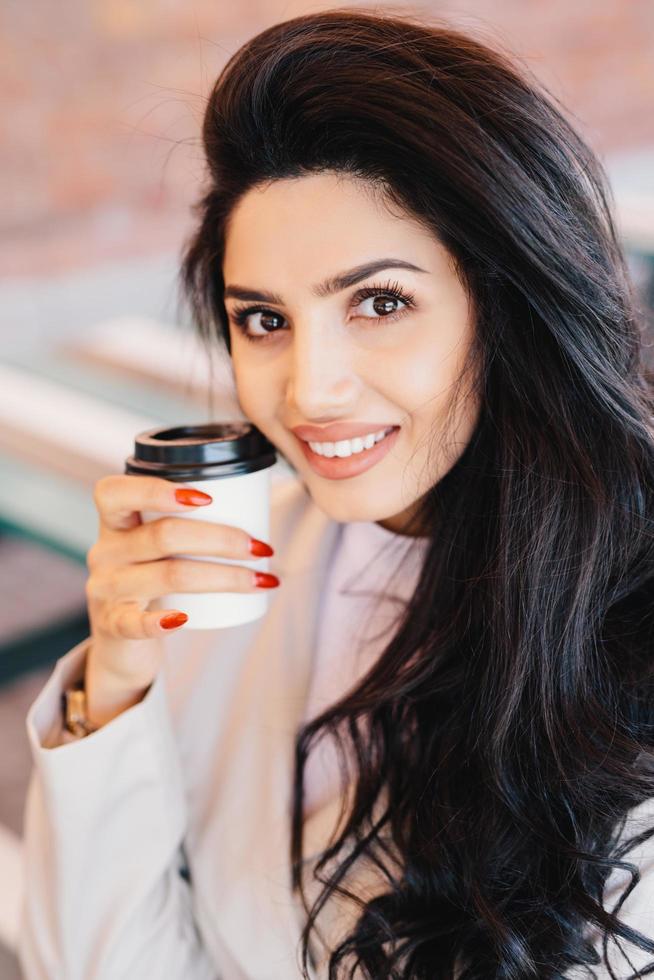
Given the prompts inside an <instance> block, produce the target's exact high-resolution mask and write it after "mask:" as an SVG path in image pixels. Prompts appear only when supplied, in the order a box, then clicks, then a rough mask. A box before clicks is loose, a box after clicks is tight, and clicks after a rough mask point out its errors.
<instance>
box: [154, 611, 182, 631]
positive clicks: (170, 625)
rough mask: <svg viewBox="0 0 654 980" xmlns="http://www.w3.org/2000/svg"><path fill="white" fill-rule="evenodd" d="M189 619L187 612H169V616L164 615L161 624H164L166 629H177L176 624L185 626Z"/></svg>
mask: <svg viewBox="0 0 654 980" xmlns="http://www.w3.org/2000/svg"><path fill="white" fill-rule="evenodd" d="M187 620H188V616H187V615H186V613H183V612H180V613H168V615H167V616H162V617H161V619H160V620H159V626H163V628H164V629H165V630H172V629H175V627H176V626H183V625H184V623H185V622H186V621H187Z"/></svg>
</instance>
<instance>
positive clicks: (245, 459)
mask: <svg viewBox="0 0 654 980" xmlns="http://www.w3.org/2000/svg"><path fill="white" fill-rule="evenodd" d="M276 462H277V454H276V451H275V447H274V445H273V444H272V443H271V442H270V440H269V439H267V438H266V436H264V434H263V432H261V430H260V429H257V427H256V426H255V425H253V424H252V423H251V422H208V423H205V424H201V425H178V426H173V427H172V428H169V427H165V428H164V427H162V428H157V429H148V431H147V432H140V433H139V434H138V435H137V436H136V438H135V440H134V455H133V456H128V458H127V460H126V461H125V473H140V474H146V475H147V476H160V477H163V478H164V479H166V480H173V481H176V482H179V483H182V482H185V481H187V480H213V479H220V478H221V477H227V476H237V475H238V474H239V473H254V472H256V471H257V470H263V469H265V468H266V467H267V466H273V465H274V464H275V463H276Z"/></svg>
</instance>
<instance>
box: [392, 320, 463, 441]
mask: <svg viewBox="0 0 654 980" xmlns="http://www.w3.org/2000/svg"><path fill="white" fill-rule="evenodd" d="M465 353H466V351H465V347H464V342H463V339H462V338H461V339H456V340H450V341H449V342H445V343H442V342H441V343H435V342H434V333H433V329H432V330H431V331H430V336H429V337H428V339H427V341H426V342H424V343H420V344H416V345H414V346H413V347H412V348H408V347H404V348H403V349H401V350H398V351H396V352H395V354H394V356H393V364H392V371H390V372H389V375H388V384H387V387H386V390H387V391H388V392H389V395H390V396H391V397H392V400H393V401H394V402H395V403H396V404H398V405H401V406H403V408H404V409H405V410H406V411H407V412H409V413H411V415H413V416H415V417H416V418H419V419H421V420H422V419H424V420H425V421H426V422H429V421H430V420H433V419H434V418H435V417H438V416H439V415H441V414H443V413H444V412H445V411H446V410H447V408H448V406H449V402H450V399H451V397H452V396H453V394H454V390H455V383H456V381H457V379H458V378H459V375H460V372H461V370H462V368H463V356H464V355H465Z"/></svg>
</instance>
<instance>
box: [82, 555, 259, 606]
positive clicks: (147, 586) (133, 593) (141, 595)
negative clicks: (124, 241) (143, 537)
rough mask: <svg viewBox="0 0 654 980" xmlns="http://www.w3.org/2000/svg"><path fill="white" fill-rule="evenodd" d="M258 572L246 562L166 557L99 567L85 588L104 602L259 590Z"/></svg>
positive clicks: (91, 595) (90, 596)
mask: <svg viewBox="0 0 654 980" xmlns="http://www.w3.org/2000/svg"><path fill="white" fill-rule="evenodd" d="M256 574H257V573H256V571H255V570H254V569H252V568H246V567H245V566H244V565H224V564H222V563H220V562H215V561H208V560H207V561H205V560H204V559H202V558H163V559H161V560H160V561H150V562H142V563H140V564H137V565H124V566H120V567H118V568H115V567H109V568H99V569H97V570H96V571H95V572H94V573H93V574H92V575H90V576H89V578H88V579H87V582H86V591H87V595H88V596H89V598H92V599H94V600H96V599H101V600H105V601H107V600H109V601H116V600H121V599H122V600H133V601H142V600H150V599H154V598H157V597H158V596H162V595H167V594H169V593H172V592H256V591H258V587H257V584H256V581H255V575H256ZM275 578H276V577H275Z"/></svg>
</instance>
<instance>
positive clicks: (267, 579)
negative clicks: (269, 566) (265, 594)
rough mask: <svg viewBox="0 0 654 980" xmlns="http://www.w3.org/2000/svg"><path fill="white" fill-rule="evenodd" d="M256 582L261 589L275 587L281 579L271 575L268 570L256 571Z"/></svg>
mask: <svg viewBox="0 0 654 980" xmlns="http://www.w3.org/2000/svg"><path fill="white" fill-rule="evenodd" d="M254 584H255V585H256V586H257V587H258V588H260V589H274V588H275V587H276V586H277V585H279V579H278V578H277V576H276V575H270V574H269V573H268V572H255V573H254Z"/></svg>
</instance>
